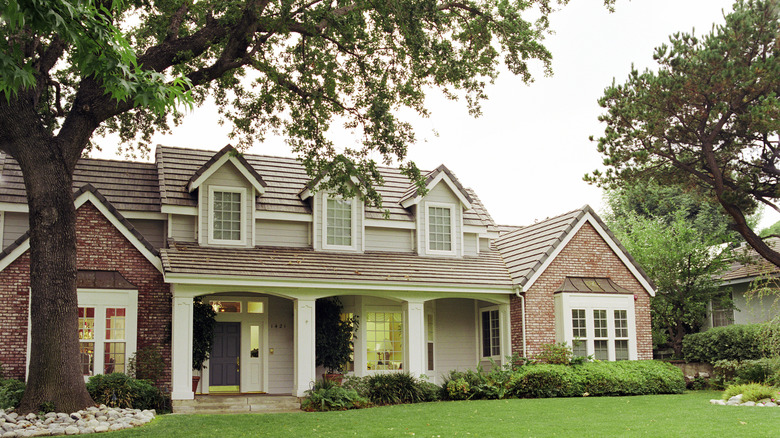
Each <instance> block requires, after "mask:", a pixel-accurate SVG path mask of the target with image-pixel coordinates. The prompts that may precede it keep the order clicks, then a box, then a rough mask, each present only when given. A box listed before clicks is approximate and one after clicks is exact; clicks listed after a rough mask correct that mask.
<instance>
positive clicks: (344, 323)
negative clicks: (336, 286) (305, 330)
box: [314, 297, 358, 374]
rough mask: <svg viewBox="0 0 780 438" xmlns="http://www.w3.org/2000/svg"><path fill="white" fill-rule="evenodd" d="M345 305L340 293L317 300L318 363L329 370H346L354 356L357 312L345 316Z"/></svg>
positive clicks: (316, 337)
mask: <svg viewBox="0 0 780 438" xmlns="http://www.w3.org/2000/svg"><path fill="white" fill-rule="evenodd" d="M343 310H344V307H343V306H342V305H341V301H339V299H338V298H336V297H329V298H320V299H318V300H317V301H316V303H315V317H314V325H315V341H314V343H315V344H314V345H315V363H316V364H317V366H323V367H325V368H326V369H327V370H328V373H330V374H333V373H336V372H339V373H340V372H343V371H344V367H345V366H346V365H347V363H348V362H349V360H350V357H351V356H352V351H353V349H354V342H353V338H354V336H355V330H356V329H357V324H358V320H357V316H352V317H344V316H343Z"/></svg>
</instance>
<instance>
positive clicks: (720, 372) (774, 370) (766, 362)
mask: <svg viewBox="0 0 780 438" xmlns="http://www.w3.org/2000/svg"><path fill="white" fill-rule="evenodd" d="M712 368H713V374H714V375H713V379H712V380H713V381H714V382H713V383H714V386H716V387H719V388H724V387H726V386H728V385H730V384H738V383H751V382H752V383H768V384H770V385H778V384H780V357H766V358H762V359H755V360H743V361H737V360H719V361H716V362H715V363H713V364H712Z"/></svg>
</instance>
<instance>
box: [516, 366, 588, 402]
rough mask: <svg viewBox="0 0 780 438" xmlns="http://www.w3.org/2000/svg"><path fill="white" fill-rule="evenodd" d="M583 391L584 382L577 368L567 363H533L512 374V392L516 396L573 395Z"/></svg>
mask: <svg viewBox="0 0 780 438" xmlns="http://www.w3.org/2000/svg"><path fill="white" fill-rule="evenodd" d="M582 393H583V391H582V382H581V378H580V376H578V375H577V372H576V368H573V367H570V366H567V365H559V364H558V365H553V364H539V365H533V366H528V367H524V368H523V369H522V370H521V371H518V372H517V373H515V374H514V375H513V376H512V381H511V394H512V395H514V396H515V397H521V398H529V397H530V398H546V397H573V396H578V395H582Z"/></svg>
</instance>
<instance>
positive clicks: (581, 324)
mask: <svg viewBox="0 0 780 438" xmlns="http://www.w3.org/2000/svg"><path fill="white" fill-rule="evenodd" d="M571 327H572V336H574V337H575V338H580V339H585V338H587V337H588V331H587V328H586V321H585V309H571Z"/></svg>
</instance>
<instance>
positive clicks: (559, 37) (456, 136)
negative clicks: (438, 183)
mask: <svg viewBox="0 0 780 438" xmlns="http://www.w3.org/2000/svg"><path fill="white" fill-rule="evenodd" d="M732 3H733V1H732V0H633V1H626V0H618V1H617V4H616V12H615V13H611V14H610V13H609V12H608V11H607V10H606V9H605V8H604V7H603V5H602V0H572V1H571V3H570V4H569V5H568V6H565V7H564V8H563V9H562V10H561V11H559V12H557V13H556V14H554V15H553V17H552V21H551V23H552V28H553V29H554V30H555V34H554V35H550V36H548V37H547V39H546V41H545V44H546V46H547V48H548V49H549V50H550V51H551V52H552V54H553V57H554V59H553V70H554V72H555V74H554V75H553V77H550V78H546V77H543V76H542V75H541V74H537V75H536V81H535V82H534V83H532V84H531V85H528V86H527V85H525V84H523V83H522V81H520V80H519V79H518V78H517V77H514V76H512V75H511V74H508V73H504V74H502V75H501V76H500V77H499V78H498V80H497V81H496V83H495V84H494V85H493V86H490V87H489V89H488V90H487V93H488V96H489V100H488V101H487V102H484V103H483V115H482V116H481V117H479V118H477V119H474V118H472V117H471V116H469V115H468V112H467V109H466V104H465V102H463V101H459V102H453V101H449V100H446V99H444V98H441V97H440V96H439V94H438V93H437V92H431V93H430V95H429V98H428V108H429V109H430V110H431V117H430V118H428V119H419V118H417V119H413V120H411V122H412V123H413V124H414V126H415V128H416V131H417V139H418V144H416V145H413V146H412V147H411V148H410V150H409V157H410V158H411V159H412V160H413V161H415V162H416V163H417V165H418V166H419V167H420V168H421V169H424V170H430V169H433V168H435V167H436V166H438V165H439V164H441V163H444V164H445V165H446V166H447V167H449V168H450V170H452V171H453V172H455V174H456V175H457V176H458V178H459V179H460V181H461V183H463V184H464V185H465V186H467V187H471V188H473V189H474V190H475V191H476V192H477V194H478V196H479V197H480V198H481V199H482V201H483V203H484V204H485V206H486V207H487V209H488V211H489V212H490V213H491V214H492V215H493V218H494V219H495V220H496V222H497V223H499V224H513V225H527V224H530V223H533V222H534V221H535V220H541V219H544V218H547V217H550V216H555V215H558V214H561V213H564V212H567V211H570V210H573V209H575V208H578V207H580V206H582V205H583V204H590V205H591V206H593V207H594V208H595V209H596V210H597V211H602V210H603V202H602V194H601V190H600V189H598V188H596V187H594V186H590V185H588V184H586V183H585V182H583V181H582V176H583V175H584V174H585V173H587V172H590V171H592V170H594V169H596V168H597V167H599V166H600V165H601V160H602V159H601V157H600V155H599V154H598V153H597V152H596V145H595V143H591V142H590V141H589V140H588V137H589V136H590V135H594V136H596V137H598V136H599V135H600V134H601V133H603V128H602V127H601V126H600V124H599V122H598V120H597V117H598V115H599V114H600V113H601V109H600V108H599V106H598V103H597V99H598V98H599V97H600V96H601V95H602V93H603V90H604V88H605V87H606V86H608V85H609V84H610V83H611V82H612V79H613V78H616V79H617V81H618V82H619V83H622V82H624V80H625V78H626V77H627V76H628V73H629V71H630V68H631V64H632V63H633V64H635V65H636V66H637V67H638V68H640V69H644V68H645V67H650V68H653V67H654V65H653V62H652V54H653V49H654V48H655V47H656V46H659V45H661V44H662V43H665V42H667V41H668V36H669V35H671V34H672V33H675V32H678V31H686V32H689V31H691V30H692V29H694V28H695V30H696V34H697V35H702V34H704V33H706V32H708V31H709V30H710V29H711V27H712V24H713V23H715V22H717V23H722V22H723V17H722V11H723V10H726V11H730V10H731V6H732ZM217 118H218V116H217V113H216V109H215V108H214V107H213V106H211V107H208V106H203V107H200V108H196V109H195V110H194V111H193V112H192V114H190V115H188V116H187V118H186V119H185V122H184V124H183V125H181V126H179V127H178V128H176V129H175V130H174V133H173V134H172V135H166V136H163V135H157V136H156V137H155V139H154V142H153V143H154V144H166V145H171V146H183V147H192V148H199V149H213V150H218V149H220V148H222V147H223V146H224V145H225V144H227V143H230V139H229V138H228V137H227V133H228V132H229V129H228V128H227V127H225V126H219V125H218V124H217ZM434 131H435V132H437V133H438V136H436V135H435V134H434ZM338 138H339V139H343V141H344V142H349V143H354V142H355V141H357V139H356V138H351V137H348V136H347V134H341V135H339V136H338ZM99 143H101V145H103V148H104V149H105V150H106V152H104V153H102V154H100V155H101V156H102V157H105V158H116V156H115V155H114V154H112V153H109V152H108V151H109V150H111V147H110V144H111V140H110V139H105V140H102V141H99ZM248 153H254V154H265V155H280V156H292V153H291V152H290V150H289V148H288V147H287V146H286V145H285V144H284V141H283V139H282V138H274V137H269V138H268V140H267V141H266V142H265V143H264V144H258V145H254V146H252V147H251V148H250V149H249V150H248ZM778 219H780V215H777V214H774V213H772V214H770V212H768V211H767V212H766V214H765V217H764V219H763V220H762V222H761V226H762V227H765V226H769V225H771V224H772V223H774V222H775V221H777V220H778Z"/></svg>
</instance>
